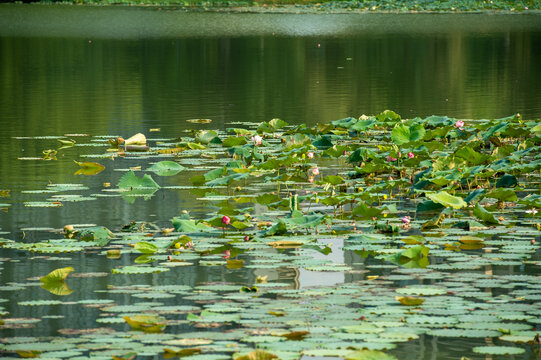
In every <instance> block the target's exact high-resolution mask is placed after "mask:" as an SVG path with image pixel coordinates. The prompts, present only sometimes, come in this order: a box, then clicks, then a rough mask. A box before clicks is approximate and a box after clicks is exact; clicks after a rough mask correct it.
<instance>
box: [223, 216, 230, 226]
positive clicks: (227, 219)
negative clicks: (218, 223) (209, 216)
mask: <svg viewBox="0 0 541 360" xmlns="http://www.w3.org/2000/svg"><path fill="white" fill-rule="evenodd" d="M230 223H231V218H230V217H229V216H227V215H224V216H223V217H222V224H224V225H226V226H227V225H229V224H230Z"/></svg>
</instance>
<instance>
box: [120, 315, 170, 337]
mask: <svg viewBox="0 0 541 360" xmlns="http://www.w3.org/2000/svg"><path fill="white" fill-rule="evenodd" d="M123 319H124V320H125V321H126V322H127V323H128V324H129V325H130V326H131V327H132V328H133V329H134V330H141V331H144V332H147V333H159V332H162V331H163V329H165V322H164V320H165V319H164V318H162V317H160V316H155V315H134V316H132V317H130V316H124V317H123Z"/></svg>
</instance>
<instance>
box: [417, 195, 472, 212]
mask: <svg viewBox="0 0 541 360" xmlns="http://www.w3.org/2000/svg"><path fill="white" fill-rule="evenodd" d="M427 197H428V198H429V199H430V200H432V201H434V202H436V203H439V204H441V205H443V206H445V207H452V208H453V209H461V208H463V207H465V206H467V205H468V204H467V203H466V202H465V201H464V200H463V199H462V198H460V197H457V196H453V195H450V194H449V193H447V192H446V191H440V192H438V193H432V194H427Z"/></svg>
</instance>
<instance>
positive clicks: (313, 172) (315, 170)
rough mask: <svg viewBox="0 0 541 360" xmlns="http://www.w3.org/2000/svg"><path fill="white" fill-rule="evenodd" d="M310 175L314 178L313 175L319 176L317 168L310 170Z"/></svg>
mask: <svg viewBox="0 0 541 360" xmlns="http://www.w3.org/2000/svg"><path fill="white" fill-rule="evenodd" d="M312 174H313V175H314V176H315V175H319V168H317V167H316V168H313V169H312Z"/></svg>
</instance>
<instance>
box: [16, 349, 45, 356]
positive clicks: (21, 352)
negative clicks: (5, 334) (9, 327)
mask: <svg viewBox="0 0 541 360" xmlns="http://www.w3.org/2000/svg"><path fill="white" fill-rule="evenodd" d="M17 354H19V356H20V357H22V358H37V357H39V355H40V354H41V351H36V350H17Z"/></svg>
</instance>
